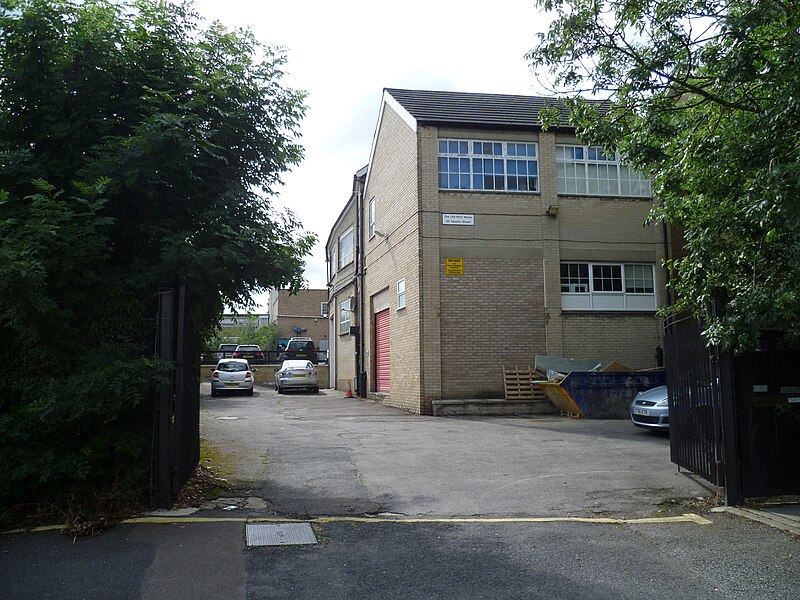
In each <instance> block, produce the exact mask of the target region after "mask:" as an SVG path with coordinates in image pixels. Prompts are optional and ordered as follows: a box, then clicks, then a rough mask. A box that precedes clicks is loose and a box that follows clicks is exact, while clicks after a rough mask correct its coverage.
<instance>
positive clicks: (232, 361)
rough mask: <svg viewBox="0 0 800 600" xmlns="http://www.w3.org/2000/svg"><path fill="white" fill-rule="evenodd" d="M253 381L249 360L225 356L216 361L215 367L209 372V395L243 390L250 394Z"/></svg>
mask: <svg viewBox="0 0 800 600" xmlns="http://www.w3.org/2000/svg"><path fill="white" fill-rule="evenodd" d="M254 381H255V379H254V377H253V370H252V369H251V368H250V363H249V362H247V361H246V360H244V359H241V358H225V359H223V360H221V361H219V362H218V363H217V368H216V369H214V372H213V373H212V374H211V395H212V396H218V395H219V393H220V392H237V391H244V392H247V395H248V396H252V395H253V383H254Z"/></svg>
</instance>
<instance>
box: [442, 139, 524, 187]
mask: <svg viewBox="0 0 800 600" xmlns="http://www.w3.org/2000/svg"><path fill="white" fill-rule="evenodd" d="M537 154H538V152H537V145H536V144H535V143H521V142H495V141H478V140H439V189H443V190H494V191H504V192H538V191H539V163H538V158H537Z"/></svg>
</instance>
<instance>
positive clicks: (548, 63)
mask: <svg viewBox="0 0 800 600" xmlns="http://www.w3.org/2000/svg"><path fill="white" fill-rule="evenodd" d="M537 4H538V5H539V6H540V7H542V8H544V9H545V10H548V11H555V19H554V20H553V22H552V24H551V25H550V28H549V31H548V32H547V33H546V34H542V35H541V36H540V39H539V42H538V44H537V45H536V47H535V48H533V49H532V50H531V51H530V52H529V54H528V59H529V60H530V62H531V66H532V67H533V68H534V69H542V70H544V69H546V70H547V72H548V74H549V75H550V76H553V80H552V81H553V84H554V85H555V86H556V87H557V88H558V89H559V91H562V92H569V95H570V96H572V95H574V94H575V93H576V92H578V93H580V92H583V93H586V92H589V93H591V94H593V95H595V97H598V96H604V97H606V98H607V99H608V101H607V102H601V103H593V102H587V101H580V100H577V99H576V98H571V99H570V100H569V101H568V104H569V106H570V110H571V118H572V119H573V121H574V123H575V124H576V126H577V128H578V132H579V135H580V136H581V137H583V138H584V139H586V140H587V141H589V142H590V143H593V144H600V145H603V146H605V147H606V148H615V149H617V150H618V151H619V152H620V153H621V154H622V156H623V157H624V159H625V160H626V161H627V162H628V163H630V164H631V165H632V166H633V167H634V168H636V169H637V170H639V171H640V172H642V173H644V174H647V175H648V176H649V177H650V178H651V180H652V181H653V184H654V186H653V189H654V193H655V196H656V198H657V199H658V206H657V207H656V208H655V209H654V211H653V213H652V220H654V221H666V222H669V223H673V224H675V225H678V226H680V227H682V228H683V229H684V231H685V238H686V248H685V250H686V256H685V257H682V258H677V259H675V260H673V261H671V262H670V263H669V265H668V266H669V268H670V269H671V270H672V272H673V273H674V275H676V277H674V278H673V279H672V282H673V283H672V285H673V287H674V288H675V290H676V292H677V301H676V302H675V303H674V304H673V306H671V307H669V309H668V310H669V311H670V312H673V313H675V312H680V311H683V310H690V311H691V312H692V313H693V314H694V315H695V316H697V317H700V318H701V319H702V320H703V322H704V323H705V324H706V330H705V335H706V338H707V340H708V341H709V342H714V343H721V344H722V345H723V346H727V347H732V348H734V349H736V350H745V351H746V350H750V349H752V348H753V347H754V344H755V341H756V339H757V337H758V335H759V330H760V329H762V328H776V329H782V330H783V331H784V332H785V334H786V335H788V336H789V337H793V338H797V336H798V334H800V319H799V318H798V317H799V316H800V278H799V277H797V273H798V272H799V269H800V202H798V199H800V160H799V159H800V78H798V77H797V73H798V72H800V71H798V69H799V68H800V35H798V31H799V30H800V5H799V4H798V3H796V2H785V1H782V0H669V1H665V0H537ZM550 117H551V118H552V115H551V116H550ZM720 298H721V299H724V301H725V306H724V310H722V311H721V312H716V311H715V310H714V305H715V300H717V299H720Z"/></svg>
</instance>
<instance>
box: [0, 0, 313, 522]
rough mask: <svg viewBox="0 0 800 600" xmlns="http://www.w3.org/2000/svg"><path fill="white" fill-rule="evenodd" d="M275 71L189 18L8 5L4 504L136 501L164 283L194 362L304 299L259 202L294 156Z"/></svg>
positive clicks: (277, 60)
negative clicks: (251, 309)
mask: <svg viewBox="0 0 800 600" xmlns="http://www.w3.org/2000/svg"><path fill="white" fill-rule="evenodd" d="M285 61H286V57H285V55H284V54H283V52H282V51H281V50H280V49H276V48H272V47H268V46H262V45H260V44H259V43H258V42H257V41H256V40H255V38H254V37H253V35H252V34H251V33H250V32H248V31H228V30H226V29H225V28H224V27H223V26H222V25H220V24H219V23H214V24H211V25H210V26H208V27H206V28H202V27H201V26H200V20H199V17H198V16H197V15H196V14H195V13H194V12H193V10H192V8H191V5H190V4H189V3H185V4H180V5H176V4H172V3H170V2H163V1H158V0H131V1H129V2H119V1H116V2H112V1H110V0H84V1H78V0H74V1H72V0H0V278H2V281H3V288H4V290H3V294H2V296H0V357H2V362H3V364H4V366H5V373H4V377H3V380H2V383H0V386H2V388H0V455H2V456H3V461H0V481H2V485H0V507H2V506H3V505H6V506H10V505H12V504H14V503H18V502H25V501H33V500H36V501H54V502H56V501H63V499H64V498H65V497H68V496H70V495H74V494H75V493H76V491H75V490H76V489H78V488H81V489H87V490H90V491H89V492H87V493H89V494H91V495H95V496H96V495H99V494H100V492H102V491H107V490H108V489H109V488H111V487H112V486H116V487H117V488H118V489H119V490H121V491H122V492H123V494H125V493H130V490H132V489H135V488H137V487H142V486H144V487H146V484H147V475H148V471H149V452H150V443H151V436H152V430H151V427H152V420H153V410H154V407H153V402H152V397H153V394H152V391H153V389H155V388H156V387H157V386H158V385H160V384H161V383H162V382H163V380H164V375H165V373H166V372H167V371H168V370H169V368H170V365H165V364H160V363H159V362H158V361H157V360H155V359H154V358H153V343H154V342H153V340H154V335H155V334H154V325H153V316H154V297H155V295H156V293H157V290H158V288H159V286H165V285H175V284H186V286H187V288H188V290H189V292H190V297H191V303H190V308H191V312H190V318H191V323H192V330H193V332H194V334H195V336H196V339H197V342H198V345H197V347H198V349H199V347H200V342H201V341H202V340H205V339H207V338H208V336H209V334H210V333H211V332H213V330H214V328H215V327H216V325H217V323H218V320H219V315H220V314H221V313H222V309H223V306H224V305H226V304H227V305H232V304H236V305H239V306H245V307H246V306H250V305H252V300H251V297H252V294H253V293H254V292H258V291H261V290H263V289H265V288H269V287H290V288H294V289H297V288H298V287H300V286H301V284H302V281H303V280H302V274H303V257H304V256H305V255H306V254H307V253H308V252H309V251H310V249H311V246H312V245H313V243H314V241H315V237H314V236H313V235H309V234H306V233H304V232H303V231H302V229H301V226H300V224H299V223H298V222H297V221H296V219H295V218H294V216H293V215H292V214H291V213H289V212H287V213H285V214H277V213H275V212H274V211H273V210H272V209H271V207H270V202H269V196H270V195H271V194H272V193H274V192H275V190H276V188H277V186H278V185H279V184H280V179H281V174H282V173H284V172H285V171H286V170H287V169H289V168H290V167H291V165H293V164H297V163H298V162H299V161H300V160H301V157H302V149H301V147H300V146H299V145H298V144H297V143H296V141H295V139H296V137H297V135H298V126H299V122H300V120H301V118H302V116H303V113H304V110H305V108H304V104H303V101H304V94H303V93H301V92H296V91H293V90H290V89H287V88H285V87H282V86H281V85H280V79H281V76H282V75H283V73H282V68H283V66H284V64H285ZM34 384H35V385H34ZM0 517H2V510H0Z"/></svg>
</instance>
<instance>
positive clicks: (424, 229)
mask: <svg viewBox="0 0 800 600" xmlns="http://www.w3.org/2000/svg"><path fill="white" fill-rule="evenodd" d="M440 137H441V138H464V139H481V140H493V141H524V142H536V143H538V162H539V186H540V189H539V191H538V192H536V193H519V194H517V193H493V192H459V191H449V190H445V191H440V190H439V189H438V168H437V164H438V139H439V138H440ZM376 142H377V143H376V146H375V151H374V154H373V156H372V164H371V165H370V173H369V179H368V183H367V189H366V191H365V195H364V207H365V214H364V221H363V227H364V231H365V232H366V231H368V225H369V224H368V220H367V219H368V214H367V211H366V207H367V206H368V204H369V201H370V199H371V198H373V197H374V198H376V200H377V221H376V228H377V230H378V231H380V232H381V233H383V234H384V235H382V236H381V235H377V236H375V237H374V238H372V239H371V240H367V241H366V243H365V262H366V273H365V288H366V289H365V290H364V299H365V301H366V307H367V311H368V314H367V315H365V317H366V318H365V329H364V332H363V333H364V336H365V338H364V339H365V340H367V351H366V356H365V370H366V372H367V374H368V379H369V386H368V389H369V390H374V389H375V382H374V372H373V369H374V366H373V360H372V356H373V353H374V348H373V346H372V318H373V314H372V310H371V308H370V307H371V303H370V299H371V298H373V297H375V295H376V294H380V293H381V292H382V291H384V290H387V289H388V290H389V296H390V299H391V302H390V310H391V313H390V326H391V331H392V336H391V340H392V347H391V375H392V383H391V393H390V394H389V395H388V397H386V398H384V399H383V400H384V401H385V402H386V403H387V404H390V405H394V406H398V407H402V408H405V409H407V410H411V411H414V412H423V413H425V412H429V411H430V403H431V401H432V400H435V399H439V398H468V397H491V396H495V397H501V396H502V390H503V388H502V367H503V365H504V364H505V365H507V366H514V365H516V364H519V365H520V366H521V365H522V364H526V365H527V364H532V362H533V359H534V356H535V355H536V354H545V353H548V354H551V355H560V356H573V357H576V358H583V357H588V358H594V357H595V356H597V357H599V358H609V359H614V360H618V361H620V362H623V363H625V364H629V365H630V366H632V367H651V366H655V348H656V346H660V345H661V339H660V324H659V320H658V319H657V317H655V315H654V313H652V312H649V313H618V314H609V313H581V314H575V313H562V310H561V295H560V286H559V284H560V263H561V261H566V260H570V261H572V260H585V261H595V260H603V261H613V262H623V261H629V262H649V263H653V264H655V265H656V266H657V269H656V273H657V280H656V287H657V291H658V293H657V296H658V298H657V299H658V304H659V305H661V304H663V303H664V302H665V294H664V292H663V283H664V278H663V273H662V269H661V268H660V261H661V259H662V257H663V237H662V231H661V228H659V227H643V222H644V220H645V218H646V216H647V213H648V211H649V209H650V206H651V202H650V201H649V200H642V199H619V198H599V197H585V196H572V197H570V196H559V195H558V193H557V186H556V160H555V145H556V143H574V142H575V138H574V137H573V136H569V135H563V134H562V133H554V132H542V133H538V132H535V131H527V132H509V131H501V130H498V131H490V130H487V131H481V132H479V133H477V134H476V132H474V131H470V130H467V129H444V128H443V129H441V130H440V129H437V128H435V127H419V128H418V130H417V131H416V132H415V131H414V130H413V129H412V128H411V127H410V126H409V125H408V124H407V123H406V122H405V121H404V120H403V119H402V118H400V116H399V115H397V114H396V113H395V112H394V111H393V110H392V109H391V108H390V107H388V106H386V107H385V108H384V112H383V114H382V118H381V121H380V124H379V128H378V132H377V138H376ZM551 206H552V207H557V209H558V214H557V216H555V217H551V216H548V215H547V212H548V209H549V207H551ZM443 213H467V214H472V215H474V218H475V224H474V226H453V225H443V224H442V214H443ZM449 257H450V258H463V259H464V265H465V274H464V276H463V277H455V276H453V277H448V276H445V275H444V260H445V259H446V258H449ZM400 278H405V280H406V302H407V307H406V308H405V309H402V310H397V306H396V294H395V286H396V283H397V280H398V279H400ZM587 330H589V331H587ZM504 337H505V338H507V341H506V342H504V341H503V340H504ZM342 364H344V363H342Z"/></svg>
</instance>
